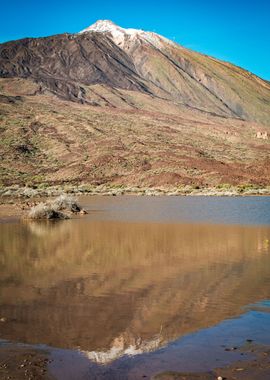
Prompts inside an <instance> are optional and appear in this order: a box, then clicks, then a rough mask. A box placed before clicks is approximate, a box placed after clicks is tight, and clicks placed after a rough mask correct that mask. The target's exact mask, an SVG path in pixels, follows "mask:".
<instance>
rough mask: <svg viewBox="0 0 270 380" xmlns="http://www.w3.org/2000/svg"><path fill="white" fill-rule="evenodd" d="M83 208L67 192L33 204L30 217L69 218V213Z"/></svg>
mask: <svg viewBox="0 0 270 380" xmlns="http://www.w3.org/2000/svg"><path fill="white" fill-rule="evenodd" d="M81 210H82V208H81V206H80V205H79V204H78V202H77V201H76V200H75V199H74V198H73V197H70V196H68V195H66V194H63V195H60V196H59V197H57V198H56V199H55V200H53V201H48V202H46V203H43V202H42V203H39V204H38V205H36V206H33V207H32V208H31V209H30V211H29V213H28V218H29V219H69V215H68V214H67V213H63V212H62V211H66V212H68V213H76V212H80V211H81Z"/></svg>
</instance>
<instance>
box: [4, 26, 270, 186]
mask: <svg viewBox="0 0 270 380" xmlns="http://www.w3.org/2000/svg"><path fill="white" fill-rule="evenodd" d="M70 100H72V102H71V101H70ZM269 102H270V84H269V82H267V81H264V80H262V79H260V78H258V77H256V76H254V75H252V74H250V73H248V72H247V71H245V70H243V69H241V68H238V67H236V66H233V65H231V64H229V63H225V62H221V61H218V60H216V59H214V58H211V57H207V56H204V55H202V54H199V53H195V52H192V51H190V50H188V49H185V48H183V47H181V46H179V45H177V44H175V43H173V42H171V41H169V40H167V39H166V38H164V37H162V36H159V35H156V34H154V33H149V32H144V31H140V30H134V29H122V28H120V27H118V26H116V25H115V24H113V23H111V22H109V21H100V22H97V23H96V24H94V25H93V26H91V27H89V28H87V29H86V30H84V31H82V32H81V33H78V34H75V35H69V34H62V35H57V36H52V37H47V38H38V39H24V40H19V41H13V42H8V43H5V44H2V45H0V159H1V161H0V185H1V184H2V185H11V184H14V183H16V184H20V185H22V184H34V185H35V184H40V183H44V184H45V183H46V184H53V183H58V184H63V183H73V184H79V183H86V184H94V185H99V184H105V185H114V186H115V185H117V186H118V185H125V186H134V185H135V186H138V185H140V186H154V187H158V186H174V187H175V186H181V185H191V186H213V185H219V184H233V185H238V184H257V185H262V186H265V185H269V183H270V154H269V153H270V150H269V148H270V145H269V144H270V140H269V138H268V136H269V135H270V112H269V110H270V107H269Z"/></svg>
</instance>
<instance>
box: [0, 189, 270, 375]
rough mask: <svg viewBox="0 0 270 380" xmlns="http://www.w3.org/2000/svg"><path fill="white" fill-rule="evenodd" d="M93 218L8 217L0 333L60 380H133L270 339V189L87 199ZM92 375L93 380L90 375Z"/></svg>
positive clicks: (0, 230)
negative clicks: (32, 351)
mask: <svg viewBox="0 0 270 380" xmlns="http://www.w3.org/2000/svg"><path fill="white" fill-rule="evenodd" d="M80 200H81V203H82V204H83V206H84V207H85V208H86V209H87V210H88V212H89V213H88V215H86V216H78V217H75V218H74V219H71V220H67V221H58V222H33V221H32V222H29V221H25V220H24V221H20V220H18V219H14V218H13V219H11V218H10V219H4V222H2V223H0V276H1V280H0V318H2V319H3V321H4V322H3V323H0V338H1V340H2V343H1V344H6V343H7V342H17V343H20V344H21V343H23V344H28V345H31V346H34V347H43V348H44V347H45V348H46V349H48V350H49V351H50V355H51V357H52V358H53V362H52V363H51V364H49V369H50V373H51V374H52V375H53V376H55V377H56V378H57V379H67V380H73V379H74V380H75V379H79V380H80V379H85V378H93V379H94V378H97V379H114V378H117V379H118V378H121V379H127V378H128V379H137V378H141V377H145V378H150V377H151V376H153V375H154V374H156V373H159V372H162V371H169V370H174V371H205V370H209V369H211V368H214V367H215V366H216V365H217V364H218V365H219V366H223V365H227V364H229V363H231V362H233V361H236V360H238V359H239V355H240V354H239V353H238V352H228V351H227V350H225V349H224V348H226V347H232V346H234V345H241V344H243V343H244V342H245V341H246V340H247V339H250V340H255V341H256V342H257V343H258V344H265V345H269V344H270V313H269V311H270V303H269V300H270V197H241V198H225V197H218V198H216V197H166V196H160V197H136V196H120V197H102V196H97V197H82V198H81V199H80ZM87 376H88V377H87Z"/></svg>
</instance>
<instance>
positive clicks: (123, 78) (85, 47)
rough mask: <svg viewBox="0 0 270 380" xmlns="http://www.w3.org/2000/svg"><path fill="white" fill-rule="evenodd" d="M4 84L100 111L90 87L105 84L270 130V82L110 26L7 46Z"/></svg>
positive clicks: (1, 66)
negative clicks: (16, 80)
mask: <svg viewBox="0 0 270 380" xmlns="http://www.w3.org/2000/svg"><path fill="white" fill-rule="evenodd" d="M0 76H1V77H22V78H31V79H34V80H35V81H36V82H37V83H39V84H40V91H41V92H42V91H45V90H49V91H51V92H53V93H54V94H57V95H58V96H60V97H62V98H64V99H68V100H77V101H80V102H86V103H87V102H88V103H91V104H92V103H93V97H92V94H91V91H88V90H87V86H90V85H95V84H103V85H106V86H108V87H109V88H120V89H126V90H134V91H139V92H143V93H148V94H151V95H153V96H155V97H160V98H163V99H167V100H170V101H173V102H176V103H179V104H184V105H186V106H188V107H192V108H198V109H200V110H203V111H206V112H212V113H215V114H218V115H221V116H229V117H236V118H241V119H244V120H250V121H257V122H261V123H264V124H270V112H269V108H270V85H269V83H268V82H267V81H264V80H262V79H260V78H258V77H256V76H254V75H252V74H251V73H249V72H247V71H245V70H243V69H241V68H238V67H236V66H233V65H231V64H228V63H225V62H221V61H218V60H216V59H214V58H211V57H208V56H205V55H202V54H199V53H196V52H192V51H191V50H188V49H185V48H183V47H181V46H180V45H178V44H175V43H173V42H172V41H169V40H167V39H166V38H164V37H162V36H159V35H157V34H155V33H151V32H144V31H141V30H136V29H123V28H120V27H118V26H117V25H115V24H113V23H112V22H111V21H106V20H105V21H98V22H97V23H95V24H94V25H92V26H90V27H89V28H87V29H85V30H84V31H82V32H81V33H79V34H75V35H69V34H64V35H57V36H52V37H48V38H39V39H25V40H20V41H14V42H9V43H5V44H2V45H0ZM95 102H96V100H95Z"/></svg>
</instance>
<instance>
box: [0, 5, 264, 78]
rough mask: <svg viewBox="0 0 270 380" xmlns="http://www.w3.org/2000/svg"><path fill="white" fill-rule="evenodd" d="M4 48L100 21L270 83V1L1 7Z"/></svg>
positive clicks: (0, 26)
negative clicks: (154, 36)
mask: <svg viewBox="0 0 270 380" xmlns="http://www.w3.org/2000/svg"><path fill="white" fill-rule="evenodd" d="M0 10H1V23H0V42H4V41H8V40H14V39H18V38H23V37H40V36H48V35H51V34H58V33H63V32H70V33H74V32H77V31H80V30H82V29H84V28H85V27H87V26H89V25H90V24H92V23H94V22H95V21H96V20H98V19H109V20H112V21H114V22H115V23H117V24H118V25H120V26H123V27H132V28H140V29H144V30H150V31H155V32H157V33H159V34H162V35H164V36H166V37H168V38H170V39H173V40H175V41H176V42H178V43H180V44H181V45H183V46H186V47H188V48H190V49H193V50H197V51H200V52H202V53H205V54H209V55H212V56H214V57H217V58H220V59H223V60H226V61H230V62H232V63H235V64H237V65H239V66H241V67H244V68H246V69H247V70H250V71H252V72H254V73H255V74H257V75H259V76H261V77H262V78H265V79H268V80H270V27H269V23H270V21H269V19H270V0H257V1H251V0H246V1H244V0H234V1H233V0H227V1H222V0H205V1H203V0H201V1H199V0H184V1H182V0H178V1H177V0H162V1H161V0H156V1H153V0H144V1H142V0H137V1H132V0H130V1H128V0H126V1H122V0H119V1H118V0H114V1H108V0H103V1H102V0H94V1H92V0H88V1H86V0H77V1H71V0H66V1H62V0H61V1H57V0H55V1H53V0H47V1H41V2H39V1H36V0H35V1H34V0H26V1H21V0H20V1H19V0H13V1H8V2H7V1H5V2H4V1H2V4H1V8H0Z"/></svg>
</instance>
